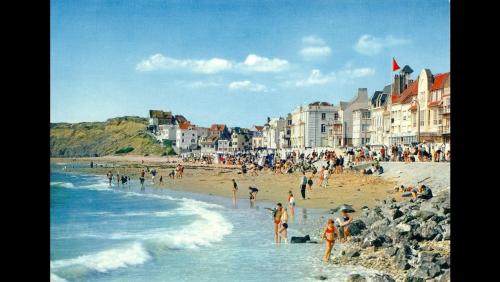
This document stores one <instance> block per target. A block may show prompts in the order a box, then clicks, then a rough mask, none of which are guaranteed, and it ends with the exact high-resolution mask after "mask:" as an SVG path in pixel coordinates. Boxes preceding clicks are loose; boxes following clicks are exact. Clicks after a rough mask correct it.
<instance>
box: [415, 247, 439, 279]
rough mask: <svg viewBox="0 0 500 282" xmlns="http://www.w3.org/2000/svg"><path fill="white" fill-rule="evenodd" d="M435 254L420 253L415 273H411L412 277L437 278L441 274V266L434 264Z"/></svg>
mask: <svg viewBox="0 0 500 282" xmlns="http://www.w3.org/2000/svg"><path fill="white" fill-rule="evenodd" d="M437 256H438V254H437V253H433V252H420V253H419V254H418V259H417V262H416V267H415V271H414V272H413V273H412V275H413V276H414V277H421V278H423V279H430V278H434V277H436V276H438V275H439V274H440V273H441V266H440V264H439V263H437V262H436V257H437Z"/></svg>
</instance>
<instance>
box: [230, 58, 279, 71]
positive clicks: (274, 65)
mask: <svg viewBox="0 0 500 282" xmlns="http://www.w3.org/2000/svg"><path fill="white" fill-rule="evenodd" d="M239 67H240V68H241V69H242V70H245V71H252V72H280V71H284V70H286V69H288V67H289V63H288V61H287V60H282V59H277V58H273V59H269V58H266V57H260V56H258V55H255V54H250V55H248V56H247V57H246V59H245V61H244V62H243V63H240V64H239Z"/></svg>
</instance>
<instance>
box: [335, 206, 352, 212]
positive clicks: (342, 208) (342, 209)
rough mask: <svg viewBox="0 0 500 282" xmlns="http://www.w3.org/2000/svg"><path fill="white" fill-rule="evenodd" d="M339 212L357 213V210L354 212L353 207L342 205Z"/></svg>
mask: <svg viewBox="0 0 500 282" xmlns="http://www.w3.org/2000/svg"><path fill="white" fill-rule="evenodd" d="M339 211H345V212H355V210H354V209H353V208H352V207H351V206H348V205H342V206H341V207H340V208H339Z"/></svg>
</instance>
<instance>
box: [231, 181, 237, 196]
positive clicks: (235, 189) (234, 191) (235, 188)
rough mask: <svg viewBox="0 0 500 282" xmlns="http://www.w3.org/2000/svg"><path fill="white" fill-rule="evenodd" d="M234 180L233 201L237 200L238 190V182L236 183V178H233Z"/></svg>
mask: <svg viewBox="0 0 500 282" xmlns="http://www.w3.org/2000/svg"><path fill="white" fill-rule="evenodd" d="M232 181H233V201H236V192H238V184H237V183H236V180H234V179H232Z"/></svg>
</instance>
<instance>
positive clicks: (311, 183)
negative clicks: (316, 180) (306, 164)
mask: <svg viewBox="0 0 500 282" xmlns="http://www.w3.org/2000/svg"><path fill="white" fill-rule="evenodd" d="M312 186H313V180H312V175H311V177H309V179H308V180H307V188H308V189H307V190H308V191H309V192H312V191H313V189H312Z"/></svg>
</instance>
